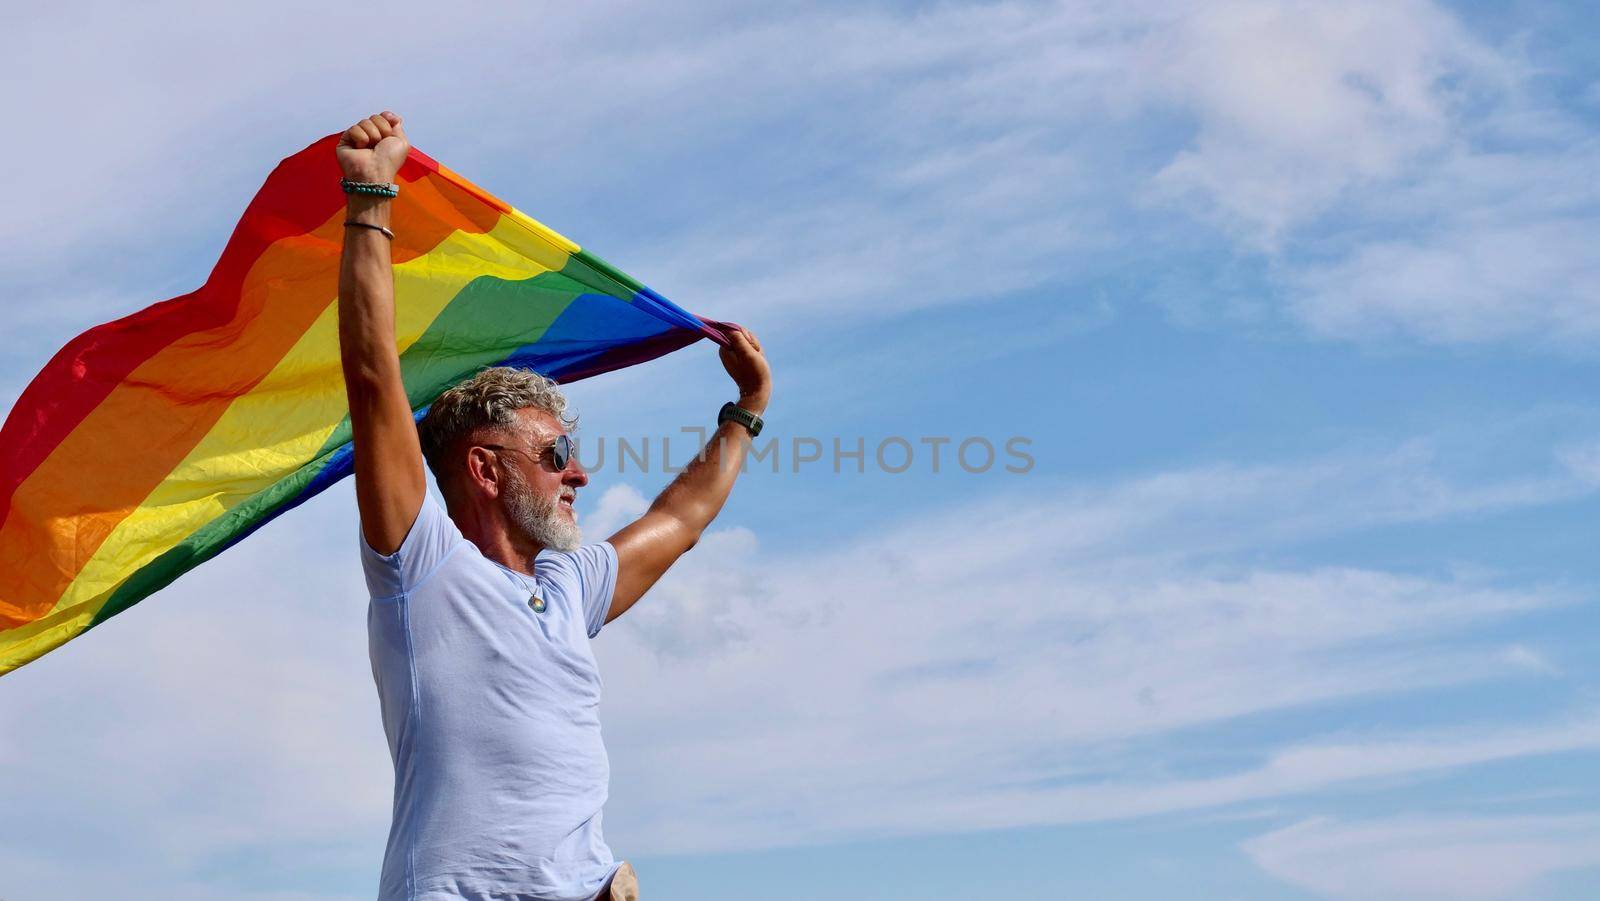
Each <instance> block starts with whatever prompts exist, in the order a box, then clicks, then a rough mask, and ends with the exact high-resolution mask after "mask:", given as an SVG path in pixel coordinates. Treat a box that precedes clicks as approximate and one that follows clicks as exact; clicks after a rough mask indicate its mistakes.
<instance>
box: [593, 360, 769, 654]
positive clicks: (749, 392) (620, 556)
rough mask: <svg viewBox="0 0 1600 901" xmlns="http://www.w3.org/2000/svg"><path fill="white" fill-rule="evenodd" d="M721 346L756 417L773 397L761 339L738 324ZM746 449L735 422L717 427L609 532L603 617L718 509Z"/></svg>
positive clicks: (615, 613)
mask: <svg viewBox="0 0 1600 901" xmlns="http://www.w3.org/2000/svg"><path fill="white" fill-rule="evenodd" d="M730 341H731V343H730V344H729V345H728V346H727V347H724V348H722V351H721V355H722V365H723V367H724V368H725V369H727V370H728V375H730V376H732V377H733V382H734V385H735V386H737V387H738V389H739V400H738V405H739V406H740V407H742V408H744V409H745V410H747V411H749V412H751V413H754V414H755V415H757V416H760V415H761V414H762V413H765V412H766V409H767V401H768V399H770V398H771V396H772V371H771V369H770V368H769V367H768V366H767V358H766V355H765V354H763V353H762V352H761V342H760V341H759V340H757V339H756V336H755V335H754V334H752V333H750V332H748V331H745V330H743V329H740V330H737V331H735V332H733V333H732V335H731V336H730ZM749 450H750V433H749V431H748V430H746V429H745V427H744V426H742V425H740V424H738V423H737V422H734V421H731V420H730V421H728V422H724V423H722V424H721V425H720V426H718V427H717V431H716V433H715V434H713V435H712V436H711V440H710V441H708V442H706V446H705V449H704V450H702V451H701V452H700V454H699V455H698V456H697V457H695V459H694V460H693V461H692V462H691V463H690V464H689V465H688V466H687V467H685V468H684V470H683V472H682V473H680V474H679V475H678V477H677V478H676V479H674V480H673V482H672V484H671V485H668V486H667V490H665V491H663V492H661V495H660V496H659V497H657V498H656V500H655V503H653V504H651V505H650V509H649V510H648V511H646V512H645V514H644V516H641V517H640V518H639V519H638V520H636V521H634V522H633V523H630V524H629V525H627V526H625V527H624V528H623V529H622V530H621V531H620V532H618V533H617V534H615V535H613V536H611V546H612V547H614V548H616V550H617V585H616V588H615V589H614V591H613V592H612V596H611V608H610V609H609V610H608V611H607V612H606V622H610V621H612V620H614V619H616V618H617V617H619V616H621V615H622V614H623V613H624V612H626V611H627V609H628V608H629V607H632V606H633V602H634V601H637V600H638V599H639V598H640V597H641V596H642V595H643V594H644V593H645V591H647V590H648V589H649V588H650V586H652V585H654V584H655V583H656V580H657V579H659V578H661V576H662V575H663V574H665V573H666V571H667V568H668V567H670V566H672V564H673V563H675V562H676V561H677V559H678V558H679V557H681V556H683V554H684V552H686V551H688V550H689V548H692V547H694V545H695V542H697V541H699V540H700V535H701V533H702V532H704V531H705V530H706V526H709V525H710V524H711V520H713V519H715V518H716V515H717V513H718V512H720V511H721V510H722V505H723V503H724V502H725V501H727V499H728V494H729V493H730V492H732V491H733V483H734V480H736V479H737V478H739V472H740V470H741V469H742V468H743V467H744V457H745V453H746V452H748V451H749Z"/></svg>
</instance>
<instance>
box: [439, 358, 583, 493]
mask: <svg viewBox="0 0 1600 901" xmlns="http://www.w3.org/2000/svg"><path fill="white" fill-rule="evenodd" d="M526 407H532V408H534V409H536V410H543V411H545V412H546V413H549V414H551V415H553V416H555V418H557V419H559V420H561V425H562V426H563V427H564V428H566V429H568V430H571V429H573V428H575V427H576V426H577V425H578V418H577V417H576V416H573V417H568V416H567V398H566V396H565V395H563V394H562V393H561V388H560V386H558V385H557V384H556V383H555V381H554V380H552V379H548V378H545V377H544V376H542V375H540V374H539V373H537V372H530V371H528V370H525V369H513V368H512V367H510V366H491V367H489V368H488V369H485V370H483V371H482V372H479V373H478V374H477V375H475V376H473V377H472V378H469V379H467V380H466V381H464V382H461V383H460V384H458V385H456V386H455V387H454V388H451V389H450V390H448V391H446V392H445V393H443V394H441V395H439V399H438V400H436V401H434V402H433V406H432V407H431V408H429V410H428V415H426V416H424V417H422V422H420V423H418V424H417V432H418V436H419V437H420V439H421V441H422V456H423V457H424V458H425V459H426V460H427V461H428V468H429V469H431V470H433V477H434V478H435V479H437V480H439V482H440V483H441V487H443V483H444V481H445V471H444V465H445V462H446V457H447V455H448V454H449V453H450V449H451V448H452V447H454V446H455V444H456V442H458V441H460V440H461V439H463V438H466V437H468V436H469V435H471V434H473V433H474V432H476V431H478V430H479V429H484V428H494V427H504V426H513V425H516V422H517V419H516V416H515V415H513V414H514V413H515V412H516V411H517V410H521V409H524V408H526Z"/></svg>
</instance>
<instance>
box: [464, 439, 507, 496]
mask: <svg viewBox="0 0 1600 901" xmlns="http://www.w3.org/2000/svg"><path fill="white" fill-rule="evenodd" d="M502 478H504V473H502V472H501V471H500V459H499V457H498V456H496V455H495V454H494V453H493V452H491V451H490V450H488V449H487V448H482V447H472V448H468V449H467V484H468V485H469V486H470V487H471V489H472V491H473V493H474V494H484V495H487V496H489V497H499V496H500V480H501V479H502Z"/></svg>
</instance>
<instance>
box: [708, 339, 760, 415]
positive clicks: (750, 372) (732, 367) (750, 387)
mask: <svg viewBox="0 0 1600 901" xmlns="http://www.w3.org/2000/svg"><path fill="white" fill-rule="evenodd" d="M728 337H729V343H728V345H727V346H726V347H723V348H722V349H721V351H720V352H719V353H720V355H721V357H722V368H723V369H726V370H728V375H729V376H731V377H732V378H733V383H734V384H735V385H737V386H738V387H739V406H741V407H743V408H744V409H746V410H749V411H750V412H752V413H754V414H756V415H757V416H760V415H761V414H762V413H763V412H765V411H766V409H767V401H768V400H770V399H771V397H772V370H771V369H770V368H768V366H767V358H766V356H765V355H764V354H762V352H761V341H760V340H758V339H757V338H756V336H755V333H754V332H751V331H750V330H749V329H745V328H739V329H738V330H736V331H734V332H733V334H731V335H729V336H728Z"/></svg>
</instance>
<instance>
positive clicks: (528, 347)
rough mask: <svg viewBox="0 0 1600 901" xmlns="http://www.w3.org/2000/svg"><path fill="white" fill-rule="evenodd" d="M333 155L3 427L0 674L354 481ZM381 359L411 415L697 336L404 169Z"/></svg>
mask: <svg viewBox="0 0 1600 901" xmlns="http://www.w3.org/2000/svg"><path fill="white" fill-rule="evenodd" d="M337 139H338V136H337V135H334V136H330V137H327V138H324V139H322V140H321V141H318V142H317V143H315V144H312V145H311V146H310V147H307V148H306V149H305V150H303V151H301V152H300V153H297V154H295V155H294V156H291V157H289V158H288V159H286V160H284V161H283V162H282V163H281V164H279V166H278V167H277V169H275V170H274V171H273V172H272V175H271V176H270V177H269V178H268V179H267V182H266V184H265V185H263V186H262V188H261V191H260V192H259V193H258V194H256V196H255V199H254V200H252V201H251V203H250V206H249V207H248V208H247V209H246V210H245V213H244V218H242V219H241V220H240V221H239V225H238V227H237V228H235V229H234V232H233V237H232V238H231V239H230V240H229V241H228V245H227V247H226V248H225V249H224V250H223V252H222V258H221V260H219V261H218V263H217V265H216V268H215V269H213V270H212V272H211V276H210V278H208V279H207V280H206V283H205V285H204V286H203V287H202V288H200V289H199V290H198V291H195V292H194V293H192V294H187V295H184V296H182V297H176V298H173V299H172V300H168V301H165V302H163V303H158V304H156V305H155V306H152V307H150V308H148V309H146V310H143V311H142V312H138V313H134V314H133V315H131V316H128V317H126V318H124V319H119V320H117V321H115V322H111V323H107V324H105V325H101V326H98V327H96V328H93V329H90V330H89V331H87V332H85V333H83V334H82V335H79V336H78V337H77V338H75V339H73V340H72V341H71V342H69V343H68V344H67V346H66V347H64V348H62V349H61V351H60V352H59V353H57V354H56V355H55V357H54V358H53V359H51V360H50V362H49V364H48V365H46V366H45V368H44V371H42V372H40V373H39V375H38V376H37V377H36V378H34V380H33V382H32V383H31V384H29V385H28V387H27V388H26V389H25V390H24V391H23V393H22V395H21V397H20V398H19V399H18V400H17V404H16V406H15V408H13V409H12V411H11V414H10V415H9V416H8V417H7V418H6V422H5V426H4V427H3V428H0V673H6V672H9V671H11V670H13V669H16V668H17V667H19V666H21V665H22V664H24V663H27V662H28V661H30V660H33V659H35V658H37V657H39V656H40V655H41V654H44V653H45V652H47V651H49V650H51V649H53V648H55V647H58V646H60V645H61V644H63V643H64V642H66V641H68V640H69V639H71V638H74V637H76V636H77V635H79V634H81V633H83V632H84V631H85V630H87V629H91V628H93V627H94V626H96V625H98V624H100V623H102V622H105V621H106V620H107V619H109V618H110V617H112V616H115V615H116V614H118V613H120V612H122V611H123V610H126V609H128V608H129V607H131V606H133V605H134V604H136V603H138V602H139V601H141V600H143V599H144V598H146V597H148V596H149V595H150V594H151V593H153V592H155V591H157V590H159V589H161V588H162V587H164V586H166V585H167V584H169V583H170V582H172V581H173V580H174V579H176V578H178V577H179V576H181V575H182V574H184V573H185V572H188V571H189V570H191V569H193V568H194V567H196V566H198V565H199V564H200V563H202V562H204V561H205V560H208V559H210V558H211V557H213V556H215V555H216V554H218V553H220V552H221V551H223V550H224V549H226V548H227V547H229V546H230V545H232V544H233V543H234V542H237V541H239V540H240V539H241V538H244V537H245V536H246V535H249V534H250V533H251V532H252V531H254V530H255V529H258V528H260V527H261V525H262V524H263V523H265V522H267V521H268V520H270V519H272V518H273V517H275V516H277V515H279V514H280V513H283V512H284V511H285V510H288V509H290V508H292V507H294V506H296V505H297V504H300V503H302V502H304V501H305V500H306V499H308V498H310V497H311V496H312V495H314V494H316V493H317V492H319V491H321V490H323V489H324V488H327V487H328V486H329V485H331V484H333V483H334V482H335V481H337V480H339V479H341V478H343V477H344V476H346V475H349V474H350V472H351V464H352V456H351V448H350V421H349V418H348V408H347V406H346V404H345V394H344V379H343V376H342V374H341V371H340V366H339V339H338V329H337V308H338V304H337V290H338V288H337V286H338V275H339V254H340V249H341V247H342V242H343V238H344V228H343V222H344V218H345V212H344V201H345V198H344V194H343V193H342V192H341V191H340V189H339V186H338V181H339V174H340V173H339V167H338V164H337V162H336V161H335V159H334V152H333V149H334V145H335V144H336V142H337ZM398 181H399V183H400V185H401V188H400V196H399V198H398V199H396V200H395V201H394V210H393V228H394V231H395V234H396V236H397V237H396V240H395V242H394V249H393V252H394V276H395V278H394V281H395V314H396V329H395V330H396V339H397V342H398V346H399V351H400V362H401V366H402V369H403V371H404V377H405V385H406V392H407V395H408V396H409V397H410V400H411V405H412V408H413V410H415V411H416V413H417V415H418V416H421V415H422V413H424V412H425V411H426V409H427V406H428V404H430V403H431V402H432V401H433V399H434V398H435V397H437V396H438V395H439V394H440V393H441V392H443V391H444V390H445V389H446V388H448V387H450V385H452V384H454V383H455V382H457V381H459V380H461V379H462V378H465V377H466V376H468V375H470V374H472V373H473V372H475V371H477V370H478V369H481V368H482V367H485V366H489V365H508V366H518V367H523V368H529V369H534V370H537V371H539V372H542V373H544V374H546V375H548V376H550V377H551V378H554V379H557V380H560V381H572V380H574V379H581V378H584V377H586V376H591V375H596V374H598V373H602V372H607V371H609V370H612V369H617V368H620V367H623V366H628V365H630V364H633V363H638V362H642V361H644V360H649V359H652V358H654V357H657V356H660V355H662V354H665V353H670V352H671V351H673V350H676V349H678V348H680V347H683V346H685V345H688V344H691V343H693V342H694V341H696V340H698V339H700V338H701V337H710V338H712V339H713V340H716V341H718V342H725V341H726V336H725V333H724V332H723V331H722V330H721V326H722V324H721V323H717V322H714V321H711V320H703V319H700V318H699V317H696V316H694V315H692V314H690V313H687V312H685V311H684V310H682V309H680V308H679V307H677V306H676V305H674V304H673V303H671V302H670V301H668V300H667V299H666V298H664V297H662V296H661V295H659V294H657V293H655V292H654V291H651V290H650V289H649V288H647V287H645V286H644V285H642V284H640V283H639V282H637V281H635V280H634V279H632V278H630V277H628V276H627V275H625V274H623V273H622V272H620V271H618V270H617V269H616V268H614V267H612V266H610V265H608V264H607V263H605V262H604V261H602V260H601V259H599V258H598V257H596V256H594V255H593V254H590V253H587V252H585V251H583V250H582V249H580V248H579V247H578V245H576V244H574V243H572V242H571V241H569V240H567V239H566V238H564V237H562V236H561V235H558V234H556V233H555V232H554V231H551V230H550V229H549V228H546V227H545V226H543V225H541V224H540V223H538V222H536V221H534V220H533V219H531V218H529V217H528V216H526V215H524V214H523V213H520V212H518V211H517V210H515V209H513V208H512V207H510V206H508V205H507V204H505V203H503V202H502V201H500V200H497V199H496V198H494V197H492V196H490V195H489V194H488V193H487V192H485V191H483V190H482V189H481V188H478V187H476V186H475V185H473V184H472V183H470V182H468V181H467V180H466V179H464V178H462V177H461V176H459V175H457V174H456V173H454V172H452V171H450V170H449V169H447V168H445V167H444V166H441V165H439V164H438V163H437V162H435V161H434V160H433V159H431V158H429V157H428V156H427V155H425V154H423V153H421V152H419V151H417V150H412V151H411V155H410V157H409V158H408V159H407V160H406V162H405V164H404V166H402V168H401V170H400V173H399V176H398Z"/></svg>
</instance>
